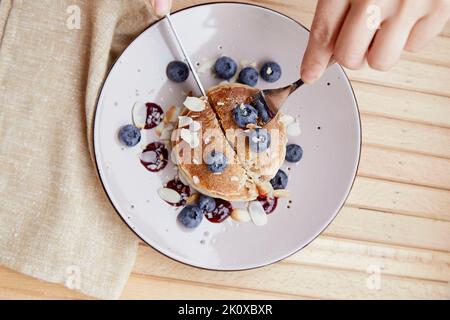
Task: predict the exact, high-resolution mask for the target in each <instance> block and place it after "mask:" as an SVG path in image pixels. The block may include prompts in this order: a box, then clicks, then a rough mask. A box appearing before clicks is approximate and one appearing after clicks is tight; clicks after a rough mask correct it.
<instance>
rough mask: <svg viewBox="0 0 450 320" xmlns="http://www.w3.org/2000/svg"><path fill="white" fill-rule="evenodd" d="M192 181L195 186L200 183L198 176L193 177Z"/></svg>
mask: <svg viewBox="0 0 450 320" xmlns="http://www.w3.org/2000/svg"><path fill="white" fill-rule="evenodd" d="M192 181H194V183H195V184H199V183H200V179H199V178H198V176H193V177H192Z"/></svg>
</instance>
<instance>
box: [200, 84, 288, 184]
mask: <svg viewBox="0 0 450 320" xmlns="http://www.w3.org/2000/svg"><path fill="white" fill-rule="evenodd" d="M257 92H258V89H255V88H252V87H249V86H247V85H243V84H225V85H219V86H216V87H213V88H211V89H210V90H209V91H208V99H209V102H210V103H211V107H212V108H213V109H214V111H215V113H216V114H217V116H218V117H219V122H220V124H221V126H222V129H223V130H224V131H225V132H226V137H227V139H228V141H230V142H231V144H232V145H233V147H234V149H235V151H236V153H237V155H238V158H239V160H241V162H242V164H243V165H244V167H245V169H246V171H247V174H248V175H249V176H251V177H252V178H253V179H254V180H255V183H256V184H257V185H265V187H267V185H268V184H267V182H268V181H269V180H270V179H272V178H273V177H274V176H275V174H276V173H277V171H278V169H279V168H280V167H281V165H282V164H283V162H284V158H285V155H286V143H287V138H286V129H285V126H284V124H283V123H282V122H281V121H280V120H279V119H280V116H281V114H280V113H279V114H278V115H277V116H276V117H275V118H274V119H273V120H272V121H270V122H269V123H268V124H267V125H266V126H264V129H266V130H267V131H268V132H269V133H270V136H271V145H270V147H269V148H268V149H267V150H265V151H263V152H260V153H256V152H253V151H251V149H250V148H249V145H248V138H247V133H248V131H249V130H246V129H241V128H239V126H238V125H237V124H236V123H235V121H234V119H233V110H234V108H236V106H239V105H241V104H242V103H247V104H250V103H251V96H252V95H254V94H255V93H257ZM269 189H270V186H269Z"/></svg>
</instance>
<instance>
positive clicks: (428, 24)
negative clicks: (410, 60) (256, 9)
mask: <svg viewBox="0 0 450 320" xmlns="http://www.w3.org/2000/svg"><path fill="white" fill-rule="evenodd" d="M449 17H450V0H425V1H423V0H372V1H369V0H319V2H318V3H317V8H316V13H315V16H314V20H313V23H312V27H311V34H310V37H309V42H308V47H307V49H306V52H305V55H304V57H303V62H302V67H301V76H302V80H303V81H305V82H306V83H312V82H314V81H315V80H317V79H318V78H320V77H321V76H322V74H323V72H324V71H325V69H326V67H327V64H328V62H329V60H330V58H331V57H332V56H334V59H335V60H336V61H337V62H338V63H340V64H341V65H343V66H344V67H347V68H349V69H359V68H361V67H362V66H363V65H364V64H365V62H366V61H367V62H368V64H369V66H370V67H371V68H373V69H377V70H388V69H389V68H391V67H392V66H393V65H394V64H395V63H396V62H397V61H398V60H399V58H400V55H401V53H402V51H403V49H405V50H407V51H412V52H416V51H418V50H420V49H421V48H422V47H424V46H425V44H427V43H428V41H430V40H431V39H432V38H433V37H435V36H437V35H438V34H439V32H440V31H441V30H442V28H443V27H444V25H445V24H446V22H447V20H448V19H449Z"/></svg>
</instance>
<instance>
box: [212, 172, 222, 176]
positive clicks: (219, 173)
mask: <svg viewBox="0 0 450 320" xmlns="http://www.w3.org/2000/svg"><path fill="white" fill-rule="evenodd" d="M213 174H215V175H216V176H219V175H221V174H222V172H214V173H213Z"/></svg>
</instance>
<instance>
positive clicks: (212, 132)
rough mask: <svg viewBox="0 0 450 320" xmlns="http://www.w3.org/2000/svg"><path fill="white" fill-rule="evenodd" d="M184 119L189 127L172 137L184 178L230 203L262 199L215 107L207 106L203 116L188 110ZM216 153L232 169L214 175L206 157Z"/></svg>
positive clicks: (212, 195)
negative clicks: (221, 124)
mask: <svg viewBox="0 0 450 320" xmlns="http://www.w3.org/2000/svg"><path fill="white" fill-rule="evenodd" d="M181 116H182V117H186V118H183V120H184V123H186V125H185V126H184V127H182V128H179V127H178V128H177V129H176V130H175V131H174V132H173V134H172V148H173V149H172V159H173V160H174V162H175V163H176V164H177V165H178V169H179V174H180V175H181V176H182V178H184V180H186V181H187V182H188V183H189V184H190V185H191V186H192V187H193V188H194V189H196V190H197V191H199V192H201V193H202V194H205V195H208V196H210V197H214V198H221V199H224V200H228V201H250V200H254V199H255V198H256V197H257V196H258V191H257V188H256V185H255V183H254V182H253V179H252V178H251V177H249V176H248V175H247V174H246V171H245V169H244V166H243V165H242V163H241V162H240V160H239V159H238V157H237V155H236V153H235V151H234V150H233V148H232V147H231V146H230V144H229V143H228V141H227V140H226V139H225V135H224V134H223V132H222V130H221V127H220V124H219V122H218V120H217V117H216V114H215V113H214V111H213V110H212V108H211V106H210V105H209V104H208V103H205V109H204V110H203V111H200V112H194V111H191V110H188V109H184V110H183V112H182V113H181ZM181 122H182V123H181V125H183V121H181ZM183 129H184V131H183V133H182V130H183ZM189 134H191V137H192V135H194V136H195V135H196V136H197V138H198V140H196V139H197V138H195V137H193V139H191V140H190V139H189ZM186 137H187V138H186ZM183 138H184V139H183ZM213 150H215V151H216V152H222V153H223V154H225V156H226V157H227V160H228V165H227V167H226V168H225V170H224V171H223V172H221V173H213V172H211V171H210V170H209V169H208V165H207V164H206V163H205V160H204V159H206V157H205V155H207V154H209V153H211V151H213Z"/></svg>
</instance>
